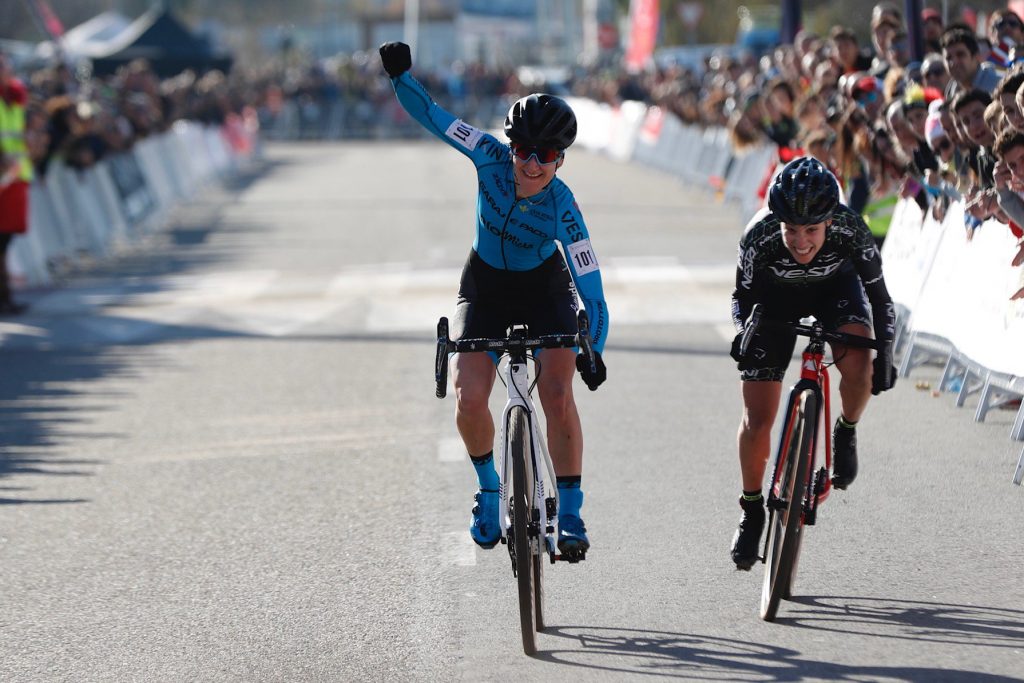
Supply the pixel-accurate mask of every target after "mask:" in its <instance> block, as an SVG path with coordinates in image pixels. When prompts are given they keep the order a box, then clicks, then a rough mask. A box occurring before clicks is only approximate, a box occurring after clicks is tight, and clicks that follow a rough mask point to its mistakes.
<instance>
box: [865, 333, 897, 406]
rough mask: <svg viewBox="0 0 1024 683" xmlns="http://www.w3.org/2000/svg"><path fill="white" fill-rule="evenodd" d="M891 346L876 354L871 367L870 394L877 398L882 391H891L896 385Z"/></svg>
mask: <svg viewBox="0 0 1024 683" xmlns="http://www.w3.org/2000/svg"><path fill="white" fill-rule="evenodd" d="M890 346H891V345H889V344H887V345H886V348H885V349H884V350H882V351H879V352H878V355H877V356H876V357H875V360H874V361H873V365H872V373H871V393H872V395H874V396H878V395H879V394H880V393H882V392H883V391H888V390H889V389H892V388H893V386H895V384H896V368H895V367H894V366H893V364H892V353H891V351H890V350H889V348H890Z"/></svg>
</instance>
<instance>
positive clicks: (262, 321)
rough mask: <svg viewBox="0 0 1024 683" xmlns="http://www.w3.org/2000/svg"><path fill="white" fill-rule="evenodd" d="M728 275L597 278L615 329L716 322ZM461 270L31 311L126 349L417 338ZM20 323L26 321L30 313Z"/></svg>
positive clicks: (65, 296) (68, 299)
mask: <svg viewBox="0 0 1024 683" xmlns="http://www.w3.org/2000/svg"><path fill="white" fill-rule="evenodd" d="M734 269H735V266H734V265H733V264H732V263H728V264H727V263H719V264H696V265H684V264H680V263H679V262H678V259H677V258H675V257H661V256H651V257H632V258H621V259H612V258H609V259H607V260H606V261H605V262H603V263H602V266H601V273H602V279H603V282H604V289H605V296H606V298H607V300H608V307H609V310H610V312H611V317H612V321H613V324H614V325H647V324H679V323H692V324H711V325H722V326H725V325H727V324H728V323H729V316H730V304H729V296H730V294H731V290H732V286H733V278H734ZM461 270H462V269H461V267H458V268H417V267H416V264H413V263H386V264H375V265H364V266H356V267H351V268H347V269H345V270H344V271H341V272H336V273H334V274H328V273H323V272H318V273H303V272H299V271H279V270H246V271H226V272H219V273H210V274H205V275H175V276H167V277H156V278H130V279H127V280H125V281H124V282H118V283H110V284H107V283H104V284H100V285H96V284H94V283H92V284H85V285H83V286H81V287H77V288H76V287H74V286H71V287H69V288H67V289H64V290H60V291H56V292H53V293H51V294H48V295H46V296H43V297H41V298H40V299H39V300H37V301H36V302H34V303H33V307H32V311H33V312H35V313H38V314H41V315H42V316H56V317H59V318H62V319H72V320H73V321H74V324H73V327H75V328H77V329H76V330H74V342H75V343H105V342H106V343H111V342H112V343H129V342H132V341H134V340H138V339H145V338H149V337H154V336H159V335H160V334H161V328H164V327H167V328H171V327H175V328H194V330H192V332H191V333H192V334H194V335H196V336H198V335H201V334H202V330H204V329H209V330H211V331H217V332H226V333H241V334H246V335H255V336H267V337H287V336H288V335H294V334H299V333H302V332H305V331H307V330H320V331H323V330H324V329H329V330H330V331H331V332H336V333H347V332H385V333H397V332H422V333H424V334H425V335H426V334H429V331H430V330H433V329H434V327H435V325H436V324H437V319H438V318H439V317H441V316H447V317H449V318H451V317H452V315H453V314H454V309H455V300H456V296H457V292H458V282H459V277H460V275H461ZM31 315H32V313H30V316H31ZM43 320H44V321H45V317H44V318H43ZM26 322H27V324H28V325H32V320H31V317H29V318H28V319H27V320H26ZM47 327H48V326H46V325H45V323H44V325H42V326H39V325H37V326H35V327H20V328H18V329H15V328H13V326H6V325H5V326H4V327H3V328H0V339H2V340H3V341H5V342H6V341H7V339H9V338H12V337H13V338H20V339H22V340H25V339H27V338H29V337H37V338H38V339H37V340H36V341H34V342H33V343H35V344H37V345H38V344H41V343H46V342H47V341H48V340H49V341H55V342H56V343H60V342H59V340H52V339H49V337H50V330H48V329H47ZM63 329H67V328H66V327H65V328H63ZM723 329H724V327H723ZM64 334H65V335H68V334H71V333H70V332H64ZM724 336H725V335H724V333H723V337H724ZM730 338H731V335H730Z"/></svg>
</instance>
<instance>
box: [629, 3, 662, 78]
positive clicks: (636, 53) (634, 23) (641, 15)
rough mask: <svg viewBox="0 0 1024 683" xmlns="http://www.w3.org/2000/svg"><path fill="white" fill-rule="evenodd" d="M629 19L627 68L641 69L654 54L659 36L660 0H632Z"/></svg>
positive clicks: (631, 69) (632, 69)
mask: <svg viewBox="0 0 1024 683" xmlns="http://www.w3.org/2000/svg"><path fill="white" fill-rule="evenodd" d="M629 21H630V28H629V48H627V50H626V68H627V69H629V70H630V71H639V70H640V69H643V68H644V66H646V64H647V62H648V61H650V59H651V56H652V55H653V54H654V43H655V41H656V40H657V38H658V0H630V5H629Z"/></svg>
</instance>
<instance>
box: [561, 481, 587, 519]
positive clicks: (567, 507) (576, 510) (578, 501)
mask: <svg viewBox="0 0 1024 683" xmlns="http://www.w3.org/2000/svg"><path fill="white" fill-rule="evenodd" d="M556 479H557V481H558V516H559V517H562V516H564V515H573V516H574V517H579V516H580V507H582V506H583V489H581V488H580V479H581V477H556Z"/></svg>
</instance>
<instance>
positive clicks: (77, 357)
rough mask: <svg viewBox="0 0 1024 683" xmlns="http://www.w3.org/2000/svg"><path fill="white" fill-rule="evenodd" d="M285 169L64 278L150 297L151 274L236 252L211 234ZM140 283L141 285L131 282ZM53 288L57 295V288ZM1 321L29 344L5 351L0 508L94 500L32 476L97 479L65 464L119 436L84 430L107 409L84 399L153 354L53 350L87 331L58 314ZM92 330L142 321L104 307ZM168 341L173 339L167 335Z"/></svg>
mask: <svg viewBox="0 0 1024 683" xmlns="http://www.w3.org/2000/svg"><path fill="white" fill-rule="evenodd" d="M280 165H282V164H280V163H270V162H267V163H262V164H259V165H254V166H253V167H251V168H249V169H247V170H246V171H243V172H239V173H238V174H237V175H236V176H234V177H232V178H229V179H225V180H223V181H221V183H220V184H219V187H218V188H216V190H215V191H213V192H207V193H204V196H203V197H200V198H196V199H194V200H190V201H189V202H187V203H185V204H183V205H182V206H181V207H179V209H178V210H176V211H175V217H174V219H173V222H172V224H171V225H169V226H168V227H167V228H165V229H163V230H161V231H159V232H157V233H156V234H155V235H154V236H153V237H152V238H149V241H148V242H147V243H144V244H141V245H139V246H137V247H134V248H133V249H132V250H131V251H129V252H126V253H123V254H120V255H119V256H116V257H113V258H110V259H107V260H104V261H99V262H91V261H90V260H89V259H88V258H85V259H83V261H82V263H83V265H82V266H81V267H79V268H76V269H74V270H70V271H67V272H66V273H65V275H67V276H70V277H75V278H77V277H84V278H88V279H96V280H98V281H102V280H104V279H106V280H110V279H114V280H119V281H121V285H120V286H121V287H122V288H125V287H126V288H127V291H128V294H129V295H131V294H147V293H152V292H153V291H154V290H155V289H158V288H159V284H158V283H159V281H158V280H154V279H150V278H151V277H152V276H154V275H168V274H172V275H173V274H181V273H188V272H190V271H192V270H194V269H196V268H199V267H205V266H208V265H210V264H211V263H217V262H220V261H223V260H227V259H230V258H232V256H233V250H232V249H231V247H230V246H228V247H227V248H222V249H211V248H209V246H208V245H205V244H204V243H205V242H206V240H207V237H208V236H209V234H210V233H211V232H213V231H216V230H218V228H220V226H221V224H222V221H223V215H224V213H225V210H226V208H227V207H228V206H229V205H230V204H232V203H234V202H235V201H237V194H238V193H240V192H243V191H244V190H246V189H247V188H248V187H249V186H250V185H252V184H253V183H254V182H256V181H257V180H259V179H260V178H263V177H265V176H266V175H267V174H269V173H272V172H273V171H275V170H276V167H278V166H280ZM230 230H231V231H232V232H234V233H238V234H244V233H251V232H258V231H260V230H262V227H261V226H259V225H252V224H250V225H246V226H244V227H239V226H237V225H235V226H231V227H230ZM133 278H137V279H138V280H139V281H138V282H137V283H136V284H125V283H128V282H129V281H130V280H131V279H133ZM56 289H57V290H58V291H59V290H60V288H59V287H57V288H56ZM79 292H80V293H75V294H69V301H70V304H71V305H72V306H76V305H84V304H83V302H76V297H79V298H81V299H88V298H89V297H90V296H93V297H97V296H101V293H100V292H98V291H93V290H91V289H90V288H89V286H85V287H82V288H79ZM29 298H30V299H31V293H30V296H29ZM90 307H91V306H90ZM3 322H8V323H13V325H10V326H8V328H9V329H8V330H5V336H6V337H8V338H10V339H12V340H17V339H18V338H19V336H27V337H29V338H31V339H30V341H31V342H32V343H31V344H29V345H28V346H27V347H25V346H24V345H22V344H17V343H15V344H4V345H3V346H2V347H0V358H2V360H0V377H2V381H0V506H5V505H33V504H46V505H51V504H58V503H81V502H87V501H86V500H83V499H77V498H74V499H60V498H48V497H45V496H40V495H38V492H37V490H36V488H35V487H34V486H33V485H32V484H30V483H27V478H29V477H38V476H55V477H76V476H77V477H81V476H92V474H93V473H94V470H95V468H96V467H97V466H98V465H100V464H102V461H99V460H95V459H81V458H74V457H67V456H66V454H67V452H68V451H69V450H71V451H73V450H74V444H75V442H76V441H78V440H80V439H92V438H97V437H111V436H113V437H117V436H118V435H104V434H98V433H97V432H96V431H95V430H91V431H90V430H88V429H87V427H88V421H89V418H88V415H87V413H88V412H92V411H95V410H103V409H105V408H104V407H103V406H83V405H82V404H81V400H82V396H84V395H88V396H89V397H90V398H96V399H97V401H102V399H103V398H106V397H103V396H97V394H96V392H95V391H92V390H90V388H89V386H88V384H89V383H90V382H93V381H96V380H98V379H100V378H109V377H112V376H115V377H116V376H124V377H131V376H132V375H133V374H134V375H137V374H140V373H139V368H140V367H143V368H145V367H150V368H151V367H152V363H154V362H158V361H156V360H155V359H154V358H152V357H151V356H147V355H146V352H145V351H144V350H143V349H142V348H141V347H142V344H138V343H137V344H134V345H131V344H129V345H90V344H89V343H88V342H86V343H85V344H84V345H82V346H77V347H76V346H75V345H73V344H72V345H67V344H57V345H55V344H53V343H51V342H50V340H53V339H55V338H57V337H61V336H63V337H64V338H74V337H75V336H76V332H77V333H79V334H80V333H82V332H85V331H86V328H85V327H81V326H79V327H76V325H79V323H78V322H76V321H75V320H73V319H70V318H68V317H67V316H64V315H62V314H61V313H56V314H51V315H43V316H34V315H33V313H32V311H31V310H30V311H29V313H28V314H27V315H25V316H23V317H20V318H16V319H4V320H3ZM86 325H87V326H89V327H92V328H95V329H101V328H102V329H108V330H109V329H117V328H118V326H122V327H125V326H130V325H139V323H138V321H133V320H127V319H123V318H119V317H118V316H116V315H106V314H104V313H103V311H102V308H96V315H95V316H92V317H90V318H88V319H87V321H86ZM10 330H13V331H10ZM224 335H225V333H224V332H223V331H221V330H216V329H214V328H190V327H185V326H182V327H181V328H179V329H176V330H174V332H173V333H172V335H171V336H172V337H175V338H178V339H196V338H209V337H213V336H224ZM157 338H158V337H157V336H156V335H154V336H152V337H150V338H149V339H148V340H147V339H145V338H144V339H142V341H143V344H144V343H146V341H155V340H156V339H157ZM162 338H163V339H166V336H164V337H162ZM12 347H13V348H12ZM72 405H73V406H74V407H71V406H72Z"/></svg>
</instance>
